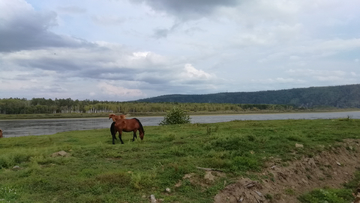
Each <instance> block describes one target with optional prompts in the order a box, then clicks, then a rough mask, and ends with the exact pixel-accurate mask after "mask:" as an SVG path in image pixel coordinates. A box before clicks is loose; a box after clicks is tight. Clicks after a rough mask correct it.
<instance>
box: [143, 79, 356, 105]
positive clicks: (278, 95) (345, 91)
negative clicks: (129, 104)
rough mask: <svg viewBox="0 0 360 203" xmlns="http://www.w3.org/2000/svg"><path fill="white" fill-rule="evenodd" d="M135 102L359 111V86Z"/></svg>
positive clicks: (171, 97) (168, 98)
mask: <svg viewBox="0 0 360 203" xmlns="http://www.w3.org/2000/svg"><path fill="white" fill-rule="evenodd" d="M138 101H139V102H155V103H157V102H180V103H188V102H189V103H229V104H286V105H292V106H294V107H296V108H318V107H335V108H360V84H355V85H343V86H329V87H310V88H298V89H288V90H276V91H259V92H233V93H217V94H204V95H180V94H173V95H164V96H159V97H152V98H147V99H141V100H138Z"/></svg>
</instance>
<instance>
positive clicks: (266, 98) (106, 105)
mask: <svg viewBox="0 0 360 203" xmlns="http://www.w3.org/2000/svg"><path fill="white" fill-rule="evenodd" d="M174 107H178V108H181V109H183V110H186V111H189V112H241V111H258V110H267V111H289V110H296V109H309V108H322V107H326V108H328V107H330V108H360V85H345V86H332V87H310V88H299V89H289V90H278V91H260V92H238V93H218V94H206V95H165V96H159V97H153V98H148V99H141V100H138V101H133V102H114V101H97V100H92V101H90V100H83V101H79V100H72V99H70V98H68V99H55V100H52V99H45V98H33V99H31V100H27V99H24V98H23V99H21V98H8V99H0V114H56V113H124V114H127V113H130V114H134V113H149V112H152V113H159V112H166V111H169V110H171V109H172V108H174Z"/></svg>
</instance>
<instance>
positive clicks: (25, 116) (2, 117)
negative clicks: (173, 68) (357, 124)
mask: <svg viewBox="0 0 360 203" xmlns="http://www.w3.org/2000/svg"><path fill="white" fill-rule="evenodd" d="M357 111H360V109H355V108H351V109H311V110H289V111H268V110H264V111H261V110H258V111H242V112H239V111H219V112H188V114H189V115H190V116H221V115H257V114H289V113H300V114H301V113H334V112H357ZM117 114H119V113H117ZM108 115H109V113H96V114H95V113H91V114H87V113H67V114H61V113H60V114H0V121H7V120H51V119H96V118H104V117H105V118H107V117H108ZM127 115H128V116H127V117H163V116H165V115H166V112H156V113H155V112H149V113H147V112H138V113H128V114H127Z"/></svg>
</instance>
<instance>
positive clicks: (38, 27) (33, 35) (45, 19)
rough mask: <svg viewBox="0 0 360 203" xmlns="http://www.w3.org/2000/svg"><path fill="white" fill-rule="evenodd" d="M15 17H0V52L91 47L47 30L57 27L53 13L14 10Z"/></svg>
mask: <svg viewBox="0 0 360 203" xmlns="http://www.w3.org/2000/svg"><path fill="white" fill-rule="evenodd" d="M15 11H16V12H18V13H19V14H17V15H3V16H1V17H0V21H1V23H0V38H1V40H0V52H11V51H19V50H30V49H39V48H44V47H80V46H91V43H89V42H86V41H84V40H81V39H76V38H72V37H68V36H62V35H57V34H55V33H53V32H51V31H49V29H50V28H51V27H53V26H56V25H57V21H56V18H57V14H56V13H55V12H48V13H39V12H35V11H34V10H22V9H21V7H19V9H17V10H15Z"/></svg>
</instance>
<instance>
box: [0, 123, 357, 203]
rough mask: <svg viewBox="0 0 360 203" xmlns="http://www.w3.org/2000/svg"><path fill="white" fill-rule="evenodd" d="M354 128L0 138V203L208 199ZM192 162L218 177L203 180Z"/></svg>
mask: <svg viewBox="0 0 360 203" xmlns="http://www.w3.org/2000/svg"><path fill="white" fill-rule="evenodd" d="M359 132H360V120H357V119H349V118H344V119H334V120H332V119H326V120H276V121H232V122H226V123H213V124H184V125H171V126H151V127H145V137H144V140H143V141H140V139H137V140H136V141H135V142H131V139H132V133H123V140H124V142H125V144H123V145H122V144H120V142H119V140H117V141H116V144H115V145H113V144H112V143H111V142H112V140H111V135H110V131H109V129H98V130H87V131H71V132H63V133H57V134H54V135H44V136H25V137H15V138H4V139H0V201H2V202H149V201H150V200H149V197H150V195H151V194H153V195H154V196H155V197H156V198H157V199H158V200H161V201H163V202H204V203H205V202H213V198H214V196H215V195H216V194H217V193H218V192H219V191H220V190H221V189H223V188H224V187H225V186H226V185H228V184H230V183H232V182H234V181H235V180H236V178H237V177H239V176H248V177H251V178H253V179H261V178H271V177H256V176H254V175H252V173H255V172H259V171H261V170H262V169H263V167H264V166H265V164H266V162H267V161H268V160H270V159H274V158H276V159H279V160H281V161H282V162H283V163H284V164H286V163H288V162H291V161H292V160H295V159H299V158H300V157H312V156H314V155H316V154H318V153H319V152H320V151H322V150H328V149H329V148H331V147H336V146H337V145H338V144H339V143H341V142H342V141H343V139H347V138H351V139H359V138H360V133H359ZM297 143H298V144H302V145H303V146H304V147H303V148H296V147H295V144H297ZM319 146H321V147H319ZM59 151H65V152H66V153H67V154H66V155H64V156H54V155H53V154H54V153H56V152H59ZM198 167H201V168H211V169H213V170H218V171H221V172H222V173H223V174H226V175H224V176H218V177H216V178H215V179H214V180H210V179H205V178H204V176H205V175H206V171H205V170H202V169H199V168H198ZM189 174H191V176H192V178H191V179H187V178H184V177H186V175H189ZM354 187H355V186H354ZM166 188H168V189H170V191H166Z"/></svg>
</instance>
